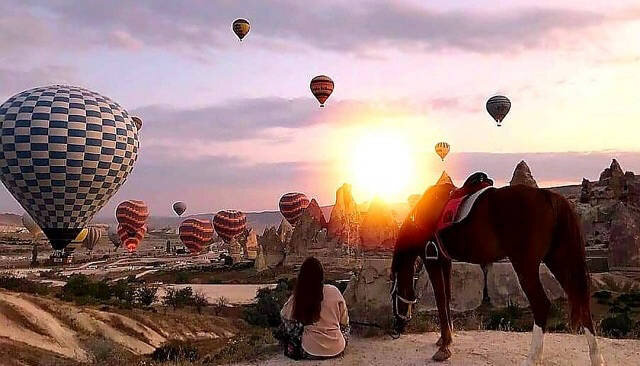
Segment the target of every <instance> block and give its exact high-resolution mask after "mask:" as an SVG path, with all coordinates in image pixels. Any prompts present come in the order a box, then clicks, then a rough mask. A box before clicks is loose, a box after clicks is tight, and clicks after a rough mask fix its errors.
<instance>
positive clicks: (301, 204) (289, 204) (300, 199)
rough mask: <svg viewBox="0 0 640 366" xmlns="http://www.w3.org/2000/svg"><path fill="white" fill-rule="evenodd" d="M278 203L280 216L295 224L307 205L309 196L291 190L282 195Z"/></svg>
mask: <svg viewBox="0 0 640 366" xmlns="http://www.w3.org/2000/svg"><path fill="white" fill-rule="evenodd" d="M278 205H279V206H280V213H282V216H284V218H285V219H287V221H289V223H290V224H291V225H292V226H295V225H296V222H298V219H299V218H300V216H302V212H303V211H304V209H305V208H307V206H309V198H307V196H305V195H304V193H299V192H291V193H287V194H285V195H283V196H282V197H281V198H280V202H279V204H278Z"/></svg>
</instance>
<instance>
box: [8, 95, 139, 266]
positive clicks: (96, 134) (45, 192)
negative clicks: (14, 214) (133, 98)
mask: <svg viewBox="0 0 640 366" xmlns="http://www.w3.org/2000/svg"><path fill="white" fill-rule="evenodd" d="M0 130H1V133H0V136H1V137H0V180H2V182H3V183H4V185H5V186H6V187H7V189H8V190H9V192H10V193H11V194H12V195H13V197H15V199H16V200H17V201H18V202H19V203H20V204H21V205H22V207H23V208H24V209H25V211H27V212H28V213H29V215H31V217H32V218H33V219H34V220H35V221H36V222H37V223H38V225H39V226H40V228H42V231H43V232H44V234H45V235H46V236H47V238H48V239H49V241H50V242H51V246H52V247H53V249H54V250H55V251H54V254H53V257H62V256H63V253H62V249H63V248H64V247H66V246H67V245H68V244H69V243H70V242H71V241H72V240H73V239H74V238H75V237H76V236H77V235H78V233H79V232H80V230H81V229H82V228H83V227H84V226H86V225H87V223H88V222H89V221H90V220H91V219H92V218H93V216H94V215H95V213H96V212H98V210H100V209H101V208H102V207H103V206H104V204H105V203H107V201H109V199H110V198H111V197H112V196H113V195H114V194H115V193H116V192H117V191H118V189H119V188H120V186H121V185H122V184H123V183H124V182H125V181H126V179H127V176H128V175H129V173H130V172H131V170H132V169H133V165H134V163H135V161H136V159H137V158H138V147H139V143H138V134H137V129H136V126H135V123H134V122H133V120H132V118H131V116H129V114H128V113H127V111H126V110H125V109H123V108H122V107H121V106H120V105H119V104H118V103H116V102H114V101H112V100H111V99H109V98H107V97H105V96H102V95H100V94H98V93H95V92H92V91H90V90H87V89H83V88H78V87H74V86H64V85H52V86H46V87H39V88H34V89H30V90H27V91H24V92H22V93H19V94H16V95H14V96H12V97H11V98H9V99H8V100H7V101H6V102H5V103H3V104H1V105H0Z"/></svg>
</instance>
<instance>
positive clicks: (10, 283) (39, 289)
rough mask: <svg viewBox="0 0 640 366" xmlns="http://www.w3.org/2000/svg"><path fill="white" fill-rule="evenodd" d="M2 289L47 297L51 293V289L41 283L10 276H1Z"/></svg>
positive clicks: (0, 284)
mask: <svg viewBox="0 0 640 366" xmlns="http://www.w3.org/2000/svg"><path fill="white" fill-rule="evenodd" d="M0 288H3V289H6V290H9V291H14V292H25V293H28V294H36V295H46V294H47V293H49V288H48V287H47V286H45V285H43V284H41V283H38V282H35V281H31V280H28V279H26V278H19V277H14V276H12V275H8V274H0Z"/></svg>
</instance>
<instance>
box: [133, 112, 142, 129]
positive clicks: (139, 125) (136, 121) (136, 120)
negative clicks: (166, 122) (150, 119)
mask: <svg viewBox="0 0 640 366" xmlns="http://www.w3.org/2000/svg"><path fill="white" fill-rule="evenodd" d="M131 119H132V120H133V123H134V124H135V125H136V128H137V129H138V132H140V130H141V129H142V119H140V117H136V116H133V117H131Z"/></svg>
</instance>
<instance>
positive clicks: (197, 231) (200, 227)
mask: <svg viewBox="0 0 640 366" xmlns="http://www.w3.org/2000/svg"><path fill="white" fill-rule="evenodd" d="M179 231H180V240H181V241H182V243H183V244H184V245H185V246H186V247H187V248H188V249H189V251H190V252H191V253H198V252H200V251H202V248H203V247H204V246H205V245H207V244H208V243H209V242H210V241H211V239H213V226H212V225H211V222H210V221H208V220H199V219H186V220H184V221H183V222H182V224H180V227H179Z"/></svg>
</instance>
